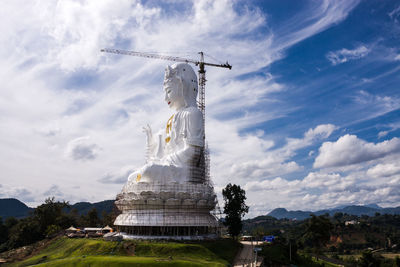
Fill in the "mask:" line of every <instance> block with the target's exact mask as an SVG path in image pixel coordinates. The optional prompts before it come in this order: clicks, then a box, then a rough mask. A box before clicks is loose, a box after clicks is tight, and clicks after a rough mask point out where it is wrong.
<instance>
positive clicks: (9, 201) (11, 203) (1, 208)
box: [0, 198, 34, 220]
mask: <svg viewBox="0 0 400 267" xmlns="http://www.w3.org/2000/svg"><path fill="white" fill-rule="evenodd" d="M33 210H34V209H33V208H29V207H28V206H27V205H25V204H24V203H23V202H21V201H19V200H18V199H15V198H2V199H0V217H2V218H3V220H4V219H5V218H7V217H15V218H24V217H27V216H28V215H29V213H30V212H31V211H33Z"/></svg>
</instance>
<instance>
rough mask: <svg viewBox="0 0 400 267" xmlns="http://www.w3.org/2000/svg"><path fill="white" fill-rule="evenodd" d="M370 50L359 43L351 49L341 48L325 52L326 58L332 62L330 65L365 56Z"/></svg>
mask: <svg viewBox="0 0 400 267" xmlns="http://www.w3.org/2000/svg"><path fill="white" fill-rule="evenodd" d="M370 52H371V49H370V48H367V47H366V46H364V45H361V46H359V47H357V48H355V49H353V50H349V49H346V48H342V49H341V50H338V51H335V52H332V51H331V52H329V53H328V54H326V58H327V59H328V60H329V61H330V62H331V63H332V65H338V64H342V63H345V62H348V61H351V60H356V59H360V58H363V57H365V56H367V55H368V54H369V53H370Z"/></svg>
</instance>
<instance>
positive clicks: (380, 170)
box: [367, 162, 400, 178]
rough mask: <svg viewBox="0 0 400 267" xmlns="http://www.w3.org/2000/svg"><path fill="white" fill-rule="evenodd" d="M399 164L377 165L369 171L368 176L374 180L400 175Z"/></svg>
mask: <svg viewBox="0 0 400 267" xmlns="http://www.w3.org/2000/svg"><path fill="white" fill-rule="evenodd" d="M398 163H399V162H396V163H387V164H377V165H376V166H374V167H372V168H370V169H369V170H368V171H367V175H368V176H370V177H373V178H381V177H387V176H393V175H396V174H400V165H398Z"/></svg>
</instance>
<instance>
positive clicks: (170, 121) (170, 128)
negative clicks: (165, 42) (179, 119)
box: [165, 114, 175, 143]
mask: <svg viewBox="0 0 400 267" xmlns="http://www.w3.org/2000/svg"><path fill="white" fill-rule="evenodd" d="M174 115H175V114H174ZM174 115H172V116H171V118H169V120H168V121H167V127H166V129H165V132H166V133H167V135H168V134H169V132H170V131H171V130H172V119H173V118H174ZM169 141H171V137H170V136H168V137H167V138H165V143H168V142H169Z"/></svg>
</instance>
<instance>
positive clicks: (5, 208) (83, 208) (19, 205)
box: [0, 198, 115, 220]
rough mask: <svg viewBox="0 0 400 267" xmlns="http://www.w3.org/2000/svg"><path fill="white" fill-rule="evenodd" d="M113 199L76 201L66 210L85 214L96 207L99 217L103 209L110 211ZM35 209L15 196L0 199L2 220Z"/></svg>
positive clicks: (25, 214)
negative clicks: (74, 210)
mask: <svg viewBox="0 0 400 267" xmlns="http://www.w3.org/2000/svg"><path fill="white" fill-rule="evenodd" d="M114 201H115V200H104V201H100V202H96V203H89V202H78V203H75V204H73V205H70V207H69V208H67V209H66V211H67V212H69V211H71V210H73V209H76V210H77V211H78V213H79V214H80V215H81V214H87V213H88V212H89V211H90V210H91V209H93V208H96V210H97V214H98V215H99V217H101V216H102V213H103V211H105V212H107V213H110V212H111V211H112V210H113V207H114ZM34 210H35V209H34V208H30V207H28V206H27V205H26V204H25V203H23V202H21V201H19V200H18V199H15V198H3V199H0V217H1V218H3V220H4V219H5V218H7V217H15V218H18V219H20V218H24V217H27V216H29V215H30V214H31V213H32V212H33V211H34Z"/></svg>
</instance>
